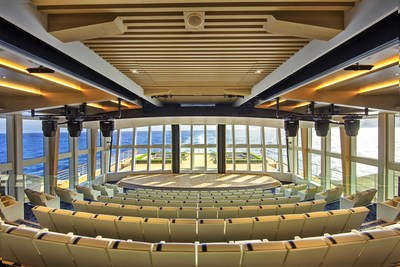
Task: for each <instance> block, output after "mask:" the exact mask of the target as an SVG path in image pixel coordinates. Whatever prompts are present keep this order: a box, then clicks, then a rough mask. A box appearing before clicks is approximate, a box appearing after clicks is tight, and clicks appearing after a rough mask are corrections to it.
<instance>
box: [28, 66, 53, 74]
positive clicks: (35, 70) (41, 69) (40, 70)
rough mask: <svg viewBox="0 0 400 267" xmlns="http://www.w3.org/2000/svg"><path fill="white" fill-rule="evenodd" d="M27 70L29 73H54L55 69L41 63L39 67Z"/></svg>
mask: <svg viewBox="0 0 400 267" xmlns="http://www.w3.org/2000/svg"><path fill="white" fill-rule="evenodd" d="M26 71H27V72H29V73H54V70H52V69H50V68H47V67H45V66H42V65H40V66H39V67H32V68H27V69H26Z"/></svg>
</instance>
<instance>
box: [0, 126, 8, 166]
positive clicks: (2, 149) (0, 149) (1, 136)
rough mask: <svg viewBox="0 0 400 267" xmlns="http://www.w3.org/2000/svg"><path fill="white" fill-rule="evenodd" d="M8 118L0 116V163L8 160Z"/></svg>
mask: <svg viewBox="0 0 400 267" xmlns="http://www.w3.org/2000/svg"><path fill="white" fill-rule="evenodd" d="M6 129H7V127H6V119H5V118H0V164H1V163H6V162H7V133H6Z"/></svg>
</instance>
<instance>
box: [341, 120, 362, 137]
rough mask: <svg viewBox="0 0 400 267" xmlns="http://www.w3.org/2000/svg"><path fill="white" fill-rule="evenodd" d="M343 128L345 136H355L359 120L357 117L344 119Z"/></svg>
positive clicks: (358, 128) (358, 127)
mask: <svg viewBox="0 0 400 267" xmlns="http://www.w3.org/2000/svg"><path fill="white" fill-rule="evenodd" d="M344 130H345V131H346V134H347V136H357V135H358V130H360V120H357V119H346V118H345V119H344Z"/></svg>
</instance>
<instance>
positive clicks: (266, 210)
mask: <svg viewBox="0 0 400 267" xmlns="http://www.w3.org/2000/svg"><path fill="white" fill-rule="evenodd" d="M277 208H278V206H277V205H273V204H272V205H260V206H258V212H257V214H258V216H269V215H275V214H276V209H277Z"/></svg>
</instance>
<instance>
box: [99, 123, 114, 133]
mask: <svg viewBox="0 0 400 267" xmlns="http://www.w3.org/2000/svg"><path fill="white" fill-rule="evenodd" d="M100 131H101V134H102V135H103V136H104V137H111V135H112V132H113V131H114V121H100Z"/></svg>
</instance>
